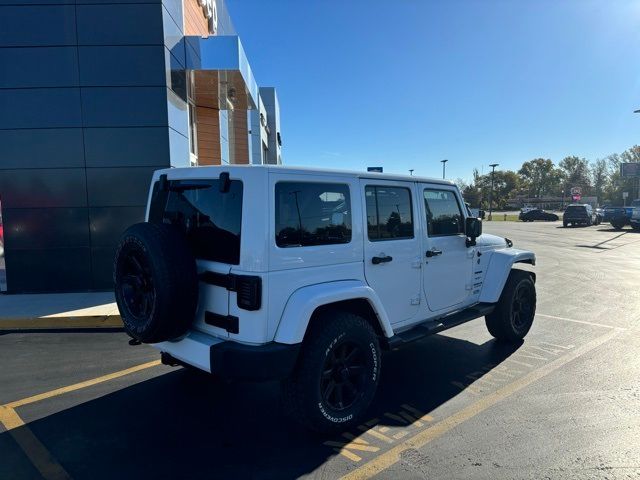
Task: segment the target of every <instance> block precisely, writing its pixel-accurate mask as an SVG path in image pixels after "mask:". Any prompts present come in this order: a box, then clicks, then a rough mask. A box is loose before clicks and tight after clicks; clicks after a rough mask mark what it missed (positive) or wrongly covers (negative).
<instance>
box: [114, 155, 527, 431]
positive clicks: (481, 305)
mask: <svg viewBox="0 0 640 480" xmlns="http://www.w3.org/2000/svg"><path fill="white" fill-rule="evenodd" d="M481 233H482V223H481V222H480V220H479V219H477V218H472V217H471V216H470V215H469V212H468V210H467V209H466V208H465V206H464V202H463V199H462V197H461V195H460V192H459V191H458V189H457V188H456V186H455V185H453V184H452V183H451V182H448V181H443V180H434V179H427V178H418V177H408V176H397V175H386V174H379V173H354V172H342V171H325V170H312V169H303V168H286V167H267V166H223V167H201V168H186V169H167V170H160V171H157V172H156V173H155V174H154V177H153V181H152V185H151V191H150V193H149V201H148V208H147V218H146V222H144V223H139V224H136V225H133V226H132V227H130V228H129V229H128V230H127V231H126V232H125V233H124V234H123V236H122V238H121V241H120V244H119V247H118V250H117V253H116V258H115V272H114V278H115V285H116V287H115V293H116V299H117V302H118V307H119V309H120V313H121V315H122V320H123V322H124V326H125V329H126V331H127V333H128V334H129V335H130V336H131V337H133V340H132V342H133V343H136V342H144V343H150V344H152V345H153V346H154V347H156V348H157V349H159V350H160V351H161V352H162V359H163V361H164V363H167V364H170V365H176V364H183V365H190V366H194V367H197V368H199V369H202V370H205V371H207V372H211V373H213V374H216V375H219V376H222V377H225V378H230V379H242V380H276V379H277V380H282V387H283V399H284V403H285V406H286V408H287V410H289V412H290V413H292V414H293V416H294V417H295V418H296V419H297V420H299V421H300V422H302V423H303V424H305V425H307V426H308V427H310V428H312V429H314V430H317V431H322V432H332V431H336V430H340V429H345V428H349V427H351V426H353V425H355V424H357V423H358V422H359V421H361V420H362V417H363V415H364V414H365V411H366V409H367V407H368V406H369V404H370V402H371V400H372V399H373V396H374V394H375V391H376V387H377V385H378V382H379V380H380V366H381V351H382V350H388V349H395V348H398V347H400V346H401V345H402V344H405V343H407V342H411V341H414V340H417V339H419V338H422V337H424V336H426V335H431V334H434V333H437V332H441V331H443V330H446V329H448V328H451V327H454V326H456V325H460V324H461V323H464V322H467V321H469V320H472V319H475V318H479V317H483V316H484V317H485V318H486V324H487V327H488V329H489V332H490V333H491V334H492V335H493V336H494V337H496V338H497V339H498V340H502V341H519V340H521V339H522V338H523V337H524V336H525V335H526V334H527V332H528V331H529V329H530V327H531V324H532V321H533V318H534V314H535V308H536V291H535V285H534V282H535V275H534V274H533V273H531V272H528V271H524V270H517V269H513V266H514V264H516V263H529V264H532V265H533V264H534V263H535V255H534V254H533V253H531V252H528V251H523V250H517V249H515V248H512V243H511V242H510V241H509V240H508V239H504V238H500V237H496V236H493V235H481Z"/></svg>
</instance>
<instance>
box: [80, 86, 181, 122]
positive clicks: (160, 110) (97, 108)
mask: <svg viewBox="0 0 640 480" xmlns="http://www.w3.org/2000/svg"><path fill="white" fill-rule="evenodd" d="M82 111H83V117H84V125H85V126H86V127H156V126H164V125H167V124H168V120H167V88H166V87H113V88H111V87H92V88H83V89H82Z"/></svg>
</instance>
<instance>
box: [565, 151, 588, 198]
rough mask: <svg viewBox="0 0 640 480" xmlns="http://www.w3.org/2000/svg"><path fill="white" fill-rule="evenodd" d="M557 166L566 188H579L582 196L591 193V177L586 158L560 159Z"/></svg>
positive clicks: (573, 156)
mask: <svg viewBox="0 0 640 480" xmlns="http://www.w3.org/2000/svg"><path fill="white" fill-rule="evenodd" d="M558 166H559V167H560V170H562V175H563V178H564V184H565V186H566V187H568V188H572V187H580V188H582V194H583V195H589V194H590V193H591V176H590V175H589V162H588V161H587V159H586V158H580V157H576V156H575V155H572V156H569V157H565V158H564V159H562V161H561V162H560V163H559V164H558Z"/></svg>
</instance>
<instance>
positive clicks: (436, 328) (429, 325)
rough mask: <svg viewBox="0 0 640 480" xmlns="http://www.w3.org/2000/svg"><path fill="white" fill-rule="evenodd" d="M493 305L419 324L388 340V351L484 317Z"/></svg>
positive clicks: (472, 308)
mask: <svg viewBox="0 0 640 480" xmlns="http://www.w3.org/2000/svg"><path fill="white" fill-rule="evenodd" d="M494 308H495V304H492V303H479V304H477V305H474V306H473V307H470V308H467V309H466V310H462V311H460V312H457V313H453V314H451V315H447V316H445V317H442V318H438V319H435V320H429V321H428V322H425V323H421V324H419V325H416V326H415V327H412V328H410V329H409V330H405V331H404V332H400V333H396V334H395V335H394V336H393V337H391V338H388V339H387V341H386V343H387V347H388V348H389V350H396V349H397V348H400V347H401V346H403V345H406V344H407V343H411V342H415V341H416V340H420V339H422V338H424V337H428V336H429V335H434V334H436V333H440V332H442V331H444V330H448V329H449V328H453V327H457V326H458V325H462V324H463V323H467V322H469V321H471V320H475V319H476V318H480V317H484V316H485V315H489V314H490V313H491V312H493V309H494Z"/></svg>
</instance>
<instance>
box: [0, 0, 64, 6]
mask: <svg viewBox="0 0 640 480" xmlns="http://www.w3.org/2000/svg"><path fill="white" fill-rule="evenodd" d="M75 3H76V0H0V6H2V5H75Z"/></svg>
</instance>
